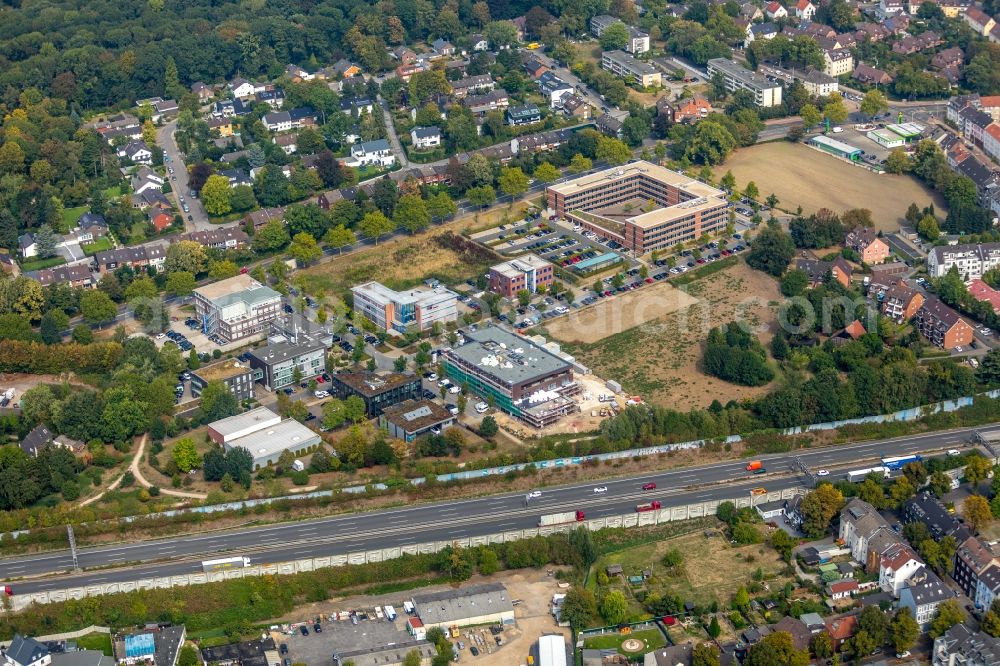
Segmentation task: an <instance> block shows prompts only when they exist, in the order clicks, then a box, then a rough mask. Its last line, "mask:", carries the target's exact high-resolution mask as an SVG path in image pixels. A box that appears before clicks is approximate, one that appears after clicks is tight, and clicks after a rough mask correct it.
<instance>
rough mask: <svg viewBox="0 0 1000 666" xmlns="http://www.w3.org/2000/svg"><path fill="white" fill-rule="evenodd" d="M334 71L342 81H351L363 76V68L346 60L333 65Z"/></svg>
mask: <svg viewBox="0 0 1000 666" xmlns="http://www.w3.org/2000/svg"><path fill="white" fill-rule="evenodd" d="M333 69H334V71H335V72H336V73H337V74H338V75H339V76H340V78H341V79H350V78H353V77H355V76H358V75H359V74H361V68H360V67H359V66H358V65H356V64H354V63H353V62H351V61H350V60H346V59H344V58H341V59H340V60H338V61H337V62H335V63H333Z"/></svg>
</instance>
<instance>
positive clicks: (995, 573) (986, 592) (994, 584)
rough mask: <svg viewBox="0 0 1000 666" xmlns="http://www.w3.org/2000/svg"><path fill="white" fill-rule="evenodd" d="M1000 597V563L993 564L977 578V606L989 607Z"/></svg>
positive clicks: (975, 599)
mask: <svg viewBox="0 0 1000 666" xmlns="http://www.w3.org/2000/svg"><path fill="white" fill-rule="evenodd" d="M997 597H1000V564H991V565H990V566H988V567H986V569H985V570H984V571H983V572H982V573H980V574H979V576H978V577H977V580H976V595H975V596H974V597H972V598H973V600H974V601H975V603H976V608H983V609H985V608H989V607H990V606H992V605H993V602H994V601H995V600H996V599H997Z"/></svg>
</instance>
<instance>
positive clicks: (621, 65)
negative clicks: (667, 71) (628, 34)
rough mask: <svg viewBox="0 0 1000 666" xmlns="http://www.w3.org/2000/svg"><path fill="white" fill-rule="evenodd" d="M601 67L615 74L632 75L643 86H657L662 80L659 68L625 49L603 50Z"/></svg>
mask: <svg viewBox="0 0 1000 666" xmlns="http://www.w3.org/2000/svg"><path fill="white" fill-rule="evenodd" d="M601 67H603V68H604V69H606V70H607V71H609V72H611V73H612V74H614V75H615V76H620V77H622V78H629V77H632V78H634V79H635V80H636V81H638V82H639V84H640V85H642V86H643V87H644V88H646V87H649V86H658V85H660V84H661V83H662V82H663V79H662V77H661V76H660V70H658V69H656V68H655V67H653V66H652V65H650V64H649V63H646V62H643V61H641V60H637V59H636V58H635V57H633V56H632V55H631V54H629V53H626V52H625V51H605V52H604V53H602V54H601Z"/></svg>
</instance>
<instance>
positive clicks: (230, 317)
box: [194, 275, 281, 342]
mask: <svg viewBox="0 0 1000 666" xmlns="http://www.w3.org/2000/svg"><path fill="white" fill-rule="evenodd" d="M280 310H281V294H279V293H278V292H276V291H275V290H274V289H271V288H270V287H265V286H264V285H262V284H261V283H259V282H257V281H256V280H254V279H253V278H252V277H250V276H249V275H237V276H235V277H231V278H229V279H227V280H220V281H219V282H214V283H212V284H208V285H205V286H204V287H198V288H197V289H195V290H194V311H195V316H196V317H197V318H198V321H199V323H200V324H201V330H202V332H203V333H205V334H207V335H218V336H219V337H220V338H222V339H223V340H225V341H226V342H232V341H233V340H239V339H241V338H246V337H249V336H251V335H257V334H260V333H264V332H266V331H267V327H268V325H269V324H270V322H272V321H274V320H275V319H277V317H278V313H279V312H280Z"/></svg>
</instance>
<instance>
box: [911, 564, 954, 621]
mask: <svg viewBox="0 0 1000 666" xmlns="http://www.w3.org/2000/svg"><path fill="white" fill-rule="evenodd" d="M954 597H955V595H954V593H953V592H952V591H951V588H949V587H948V586H947V585H945V584H944V582H942V581H941V579H940V578H938V577H937V575H936V574H934V573H933V572H931V571H929V570H927V569H923V570H922V571H920V572H919V573H918V574H916V575H914V576H913V577H912V578H910V580H909V581H907V583H906V585H904V586H903V589H902V590H900V593H899V607H900V608H908V609H909V610H910V613H911V614H912V615H913V618H914V619H915V620H916V621H917V624H919V625H920V630H921V631H927V628H928V627H929V626H930V623H931V620H932V619H934V614H935V612H937V607H938V606H940V605H941V603H942V602H944V601H946V600H947V599H953V598H954Z"/></svg>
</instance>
